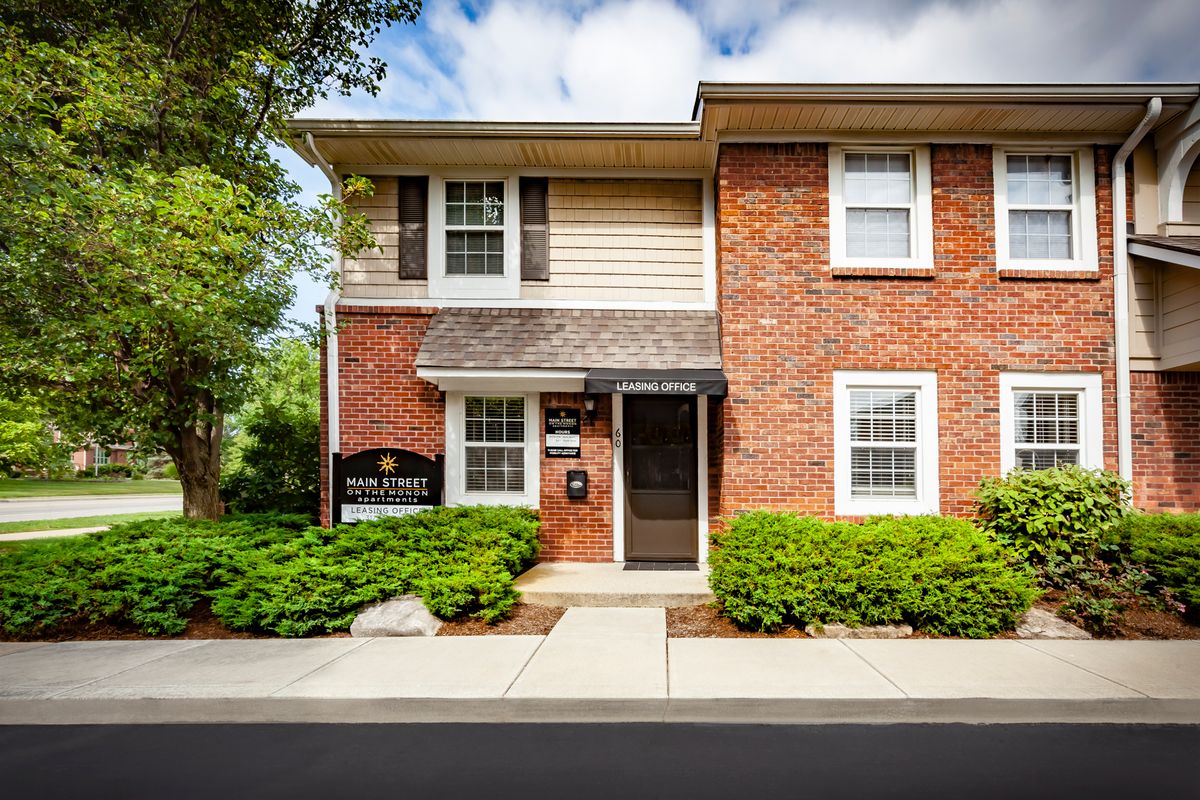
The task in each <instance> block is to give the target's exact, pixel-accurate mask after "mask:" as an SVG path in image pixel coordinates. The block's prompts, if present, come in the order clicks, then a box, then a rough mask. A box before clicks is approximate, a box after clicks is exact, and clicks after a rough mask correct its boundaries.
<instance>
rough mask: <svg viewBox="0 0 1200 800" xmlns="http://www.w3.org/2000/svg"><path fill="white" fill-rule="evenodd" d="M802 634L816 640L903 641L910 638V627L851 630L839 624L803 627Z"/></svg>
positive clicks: (887, 626) (874, 627)
mask: <svg viewBox="0 0 1200 800" xmlns="http://www.w3.org/2000/svg"><path fill="white" fill-rule="evenodd" d="M804 632H805V633H807V634H808V635H809V636H812V637H813V638H816V639H904V638H907V637H909V636H912V632H913V629H912V626H911V625H864V626H863V627H861V628H851V627H850V626H848V625H842V624H841V623H839V622H834V623H830V624H829V625H825V626H824V627H818V626H816V625H805V626H804Z"/></svg>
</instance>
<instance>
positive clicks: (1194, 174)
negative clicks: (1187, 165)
mask: <svg viewBox="0 0 1200 800" xmlns="http://www.w3.org/2000/svg"><path fill="white" fill-rule="evenodd" d="M1183 221H1184V222H1194V223H1200V160H1197V161H1196V163H1195V164H1193V165H1192V171H1191V172H1189V173H1188V177H1187V183H1185V184H1184V185H1183Z"/></svg>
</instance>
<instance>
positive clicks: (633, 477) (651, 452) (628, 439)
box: [623, 394, 699, 561]
mask: <svg viewBox="0 0 1200 800" xmlns="http://www.w3.org/2000/svg"><path fill="white" fill-rule="evenodd" d="M623 400H624V404H625V410H624V428H625V431H624V439H625V453H624V462H625V463H624V468H625V558H626V560H629V561H695V560H696V558H697V556H698V547H699V543H698V540H697V524H698V516H697V509H696V503H697V494H696V492H697V480H696V438H697V437H696V397H695V396H694V395H690V396H689V395H671V396H656V395H630V394H627V395H625V396H624V398H623Z"/></svg>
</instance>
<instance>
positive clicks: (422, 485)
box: [334, 447, 442, 522]
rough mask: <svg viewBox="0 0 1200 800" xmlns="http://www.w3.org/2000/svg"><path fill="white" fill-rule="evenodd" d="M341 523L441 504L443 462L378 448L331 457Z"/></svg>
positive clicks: (396, 514) (416, 510) (405, 451)
mask: <svg viewBox="0 0 1200 800" xmlns="http://www.w3.org/2000/svg"><path fill="white" fill-rule="evenodd" d="M334 462H335V469H336V471H337V478H336V479H335V485H336V488H337V493H338V498H337V503H336V506H337V508H338V509H339V510H340V512H341V519H340V521H341V522H358V521H360V520H370V519H378V518H379V517H395V516H402V515H404V514H415V513H416V512H418V511H424V510H426V509H430V508H433V507H434V506H440V505H441V504H442V462H441V460H437V459H431V458H425V457H424V456H422V455H420V454H418V453H413V452H410V451H408V450H401V449H399V448H390V447H380V448H375V449H373V450H364V451H362V452H360V453H354V454H353V455H349V456H345V457H339V458H335V459H334Z"/></svg>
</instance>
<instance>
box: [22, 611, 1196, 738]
mask: <svg viewBox="0 0 1200 800" xmlns="http://www.w3.org/2000/svg"><path fill="white" fill-rule="evenodd" d="M535 721H536V722H650V721H658V722H756V723H834V722H858V723H864V722H865V723H888V722H971V723H995V722H1105V723H1156V724H1158V723H1167V724H1169V723H1186V724H1200V641H1177V642H1130V641H1122V642H1105V641H1017V640H995V641H959V640H932V639H912V640H896V641H872V640H855V641H851V640H840V641H833V640H822V639H669V640H668V639H667V636H666V619H665V613H664V611H663V610H662V609H646V608H619V609H614V608H572V609H569V610H568V611H567V613H566V615H565V616H564V617H563V619H562V621H561V622H560V623H559V624H558V625H557V626H556V627H555V628H554V630H553V631H551V633H550V634H549V635H548V636H477V637H435V638H398V639H349V638H342V639H307V640H261V639H260V640H219V641H178V640H177V641H140V642H138V641H135V642H67V643H61V644H32V643H30V644H24V643H0V724H67V723H77V724H87V723H163V722H177V723H184V722H190V723H204V722H535Z"/></svg>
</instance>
